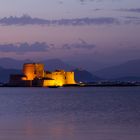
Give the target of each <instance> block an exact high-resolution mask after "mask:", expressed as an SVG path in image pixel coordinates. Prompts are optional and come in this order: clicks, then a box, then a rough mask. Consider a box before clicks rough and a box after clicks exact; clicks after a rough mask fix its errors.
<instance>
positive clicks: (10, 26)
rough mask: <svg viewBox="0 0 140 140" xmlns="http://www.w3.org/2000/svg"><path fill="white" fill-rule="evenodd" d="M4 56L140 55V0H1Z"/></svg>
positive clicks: (113, 60) (105, 58)
mask: <svg viewBox="0 0 140 140" xmlns="http://www.w3.org/2000/svg"><path fill="white" fill-rule="evenodd" d="M0 57H12V58H16V59H28V58H29V59H33V60H42V59H50V58H59V59H63V60H66V61H74V60H75V61H77V62H80V61H83V62H88V61H89V60H90V62H92V61H96V62H99V63H104V64H107V65H113V64H117V63H121V62H125V61H127V60H131V59H140V1H139V0H22V1H21V0H0Z"/></svg>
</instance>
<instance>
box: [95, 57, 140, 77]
mask: <svg viewBox="0 0 140 140" xmlns="http://www.w3.org/2000/svg"><path fill="white" fill-rule="evenodd" d="M93 73H94V74H95V75H97V76H99V77H102V78H104V79H118V78H119V79H121V77H122V78H123V79H124V78H125V79H127V78H128V79H135V78H136V79H137V77H140V60H132V61H128V62H126V63H123V64H120V65H117V66H112V67H108V68H105V69H101V70H99V71H96V72H93ZM130 77H131V78H130Z"/></svg>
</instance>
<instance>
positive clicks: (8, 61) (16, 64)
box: [0, 58, 75, 70]
mask: <svg viewBox="0 0 140 140" xmlns="http://www.w3.org/2000/svg"><path fill="white" fill-rule="evenodd" d="M34 62H36V63H43V64H44V65H45V69H46V70H56V69H64V70H71V69H74V68H75V67H74V66H71V65H69V64H67V63H65V62H63V61H62V60H60V59H48V60H42V61H32V60H16V59H12V58H0V66H1V67H3V68H6V69H22V67H23V64H24V63H34Z"/></svg>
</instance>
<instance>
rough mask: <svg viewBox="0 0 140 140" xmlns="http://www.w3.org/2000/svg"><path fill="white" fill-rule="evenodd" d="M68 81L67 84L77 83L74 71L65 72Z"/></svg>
mask: <svg viewBox="0 0 140 140" xmlns="http://www.w3.org/2000/svg"><path fill="white" fill-rule="evenodd" d="M65 78H66V83H65V84H76V82H75V80H74V72H66V73H65Z"/></svg>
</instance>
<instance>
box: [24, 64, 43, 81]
mask: <svg viewBox="0 0 140 140" xmlns="http://www.w3.org/2000/svg"><path fill="white" fill-rule="evenodd" d="M23 74H24V75H25V76H26V77H27V80H33V79H34V78H38V79H40V78H43V77H44V64H40V63H26V64H24V65H23Z"/></svg>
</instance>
